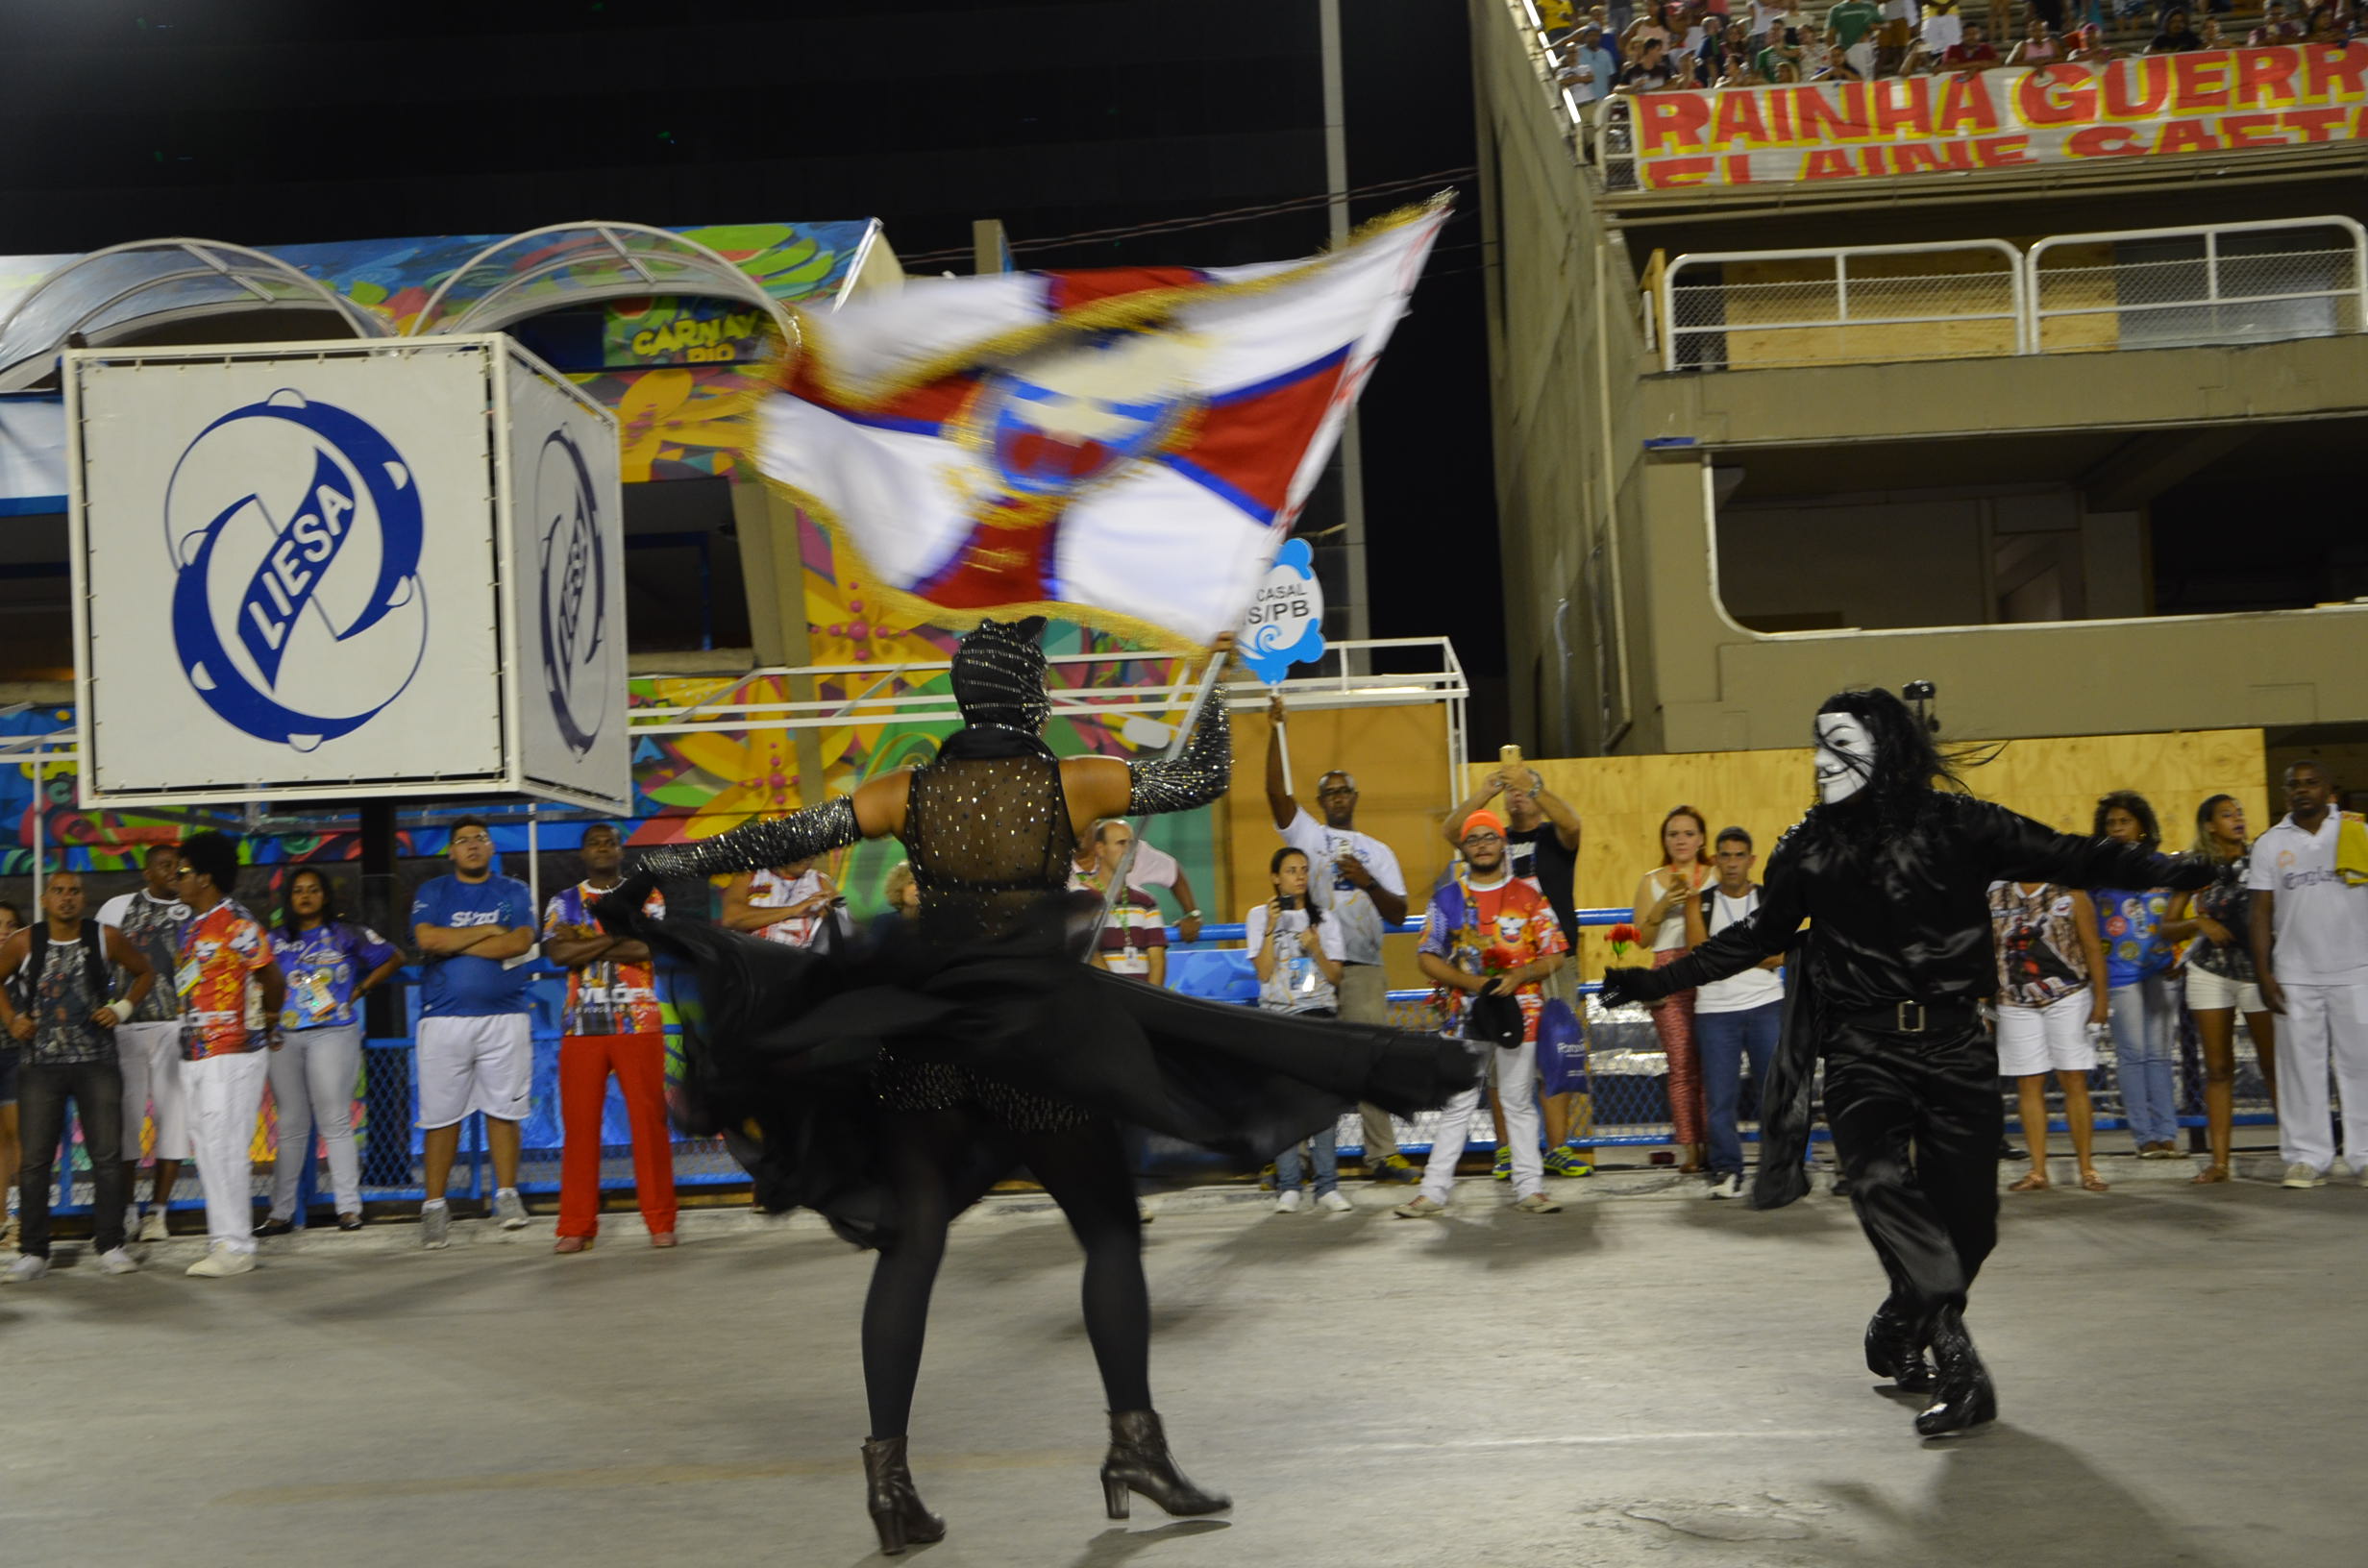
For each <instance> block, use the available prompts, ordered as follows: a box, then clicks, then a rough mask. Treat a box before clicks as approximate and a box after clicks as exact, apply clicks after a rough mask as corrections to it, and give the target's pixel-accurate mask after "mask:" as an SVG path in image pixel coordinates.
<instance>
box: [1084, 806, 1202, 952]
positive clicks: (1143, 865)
mask: <svg viewBox="0 0 2368 1568" xmlns="http://www.w3.org/2000/svg"><path fill="white" fill-rule="evenodd" d="M1094 831H1095V833H1096V835H1097V837H1098V835H1099V834H1100V832H1101V824H1100V823H1099V822H1097V823H1095V824H1094ZM1095 842H1096V841H1095V840H1094V839H1088V840H1087V841H1086V842H1085V843H1083V844H1081V845H1077V858H1076V860H1075V861H1074V862H1073V864H1072V865H1071V866H1070V868H1069V885H1070V886H1071V887H1073V888H1079V887H1083V886H1084V885H1085V881H1086V878H1087V877H1089V876H1091V875H1092V874H1093V873H1094V870H1095V869H1096V868H1097V867H1098V865H1099V864H1100V859H1099V851H1098V850H1097V849H1096V848H1095ZM1126 886H1127V888H1128V890H1129V891H1131V892H1135V893H1146V892H1148V891H1149V890H1150V889H1152V888H1166V889H1167V890H1168V895H1169V896H1170V897H1172V898H1173V899H1174V900H1175V904H1176V921H1175V935H1176V940H1177V941H1178V942H1198V941H1199V940H1200V904H1199V900H1197V899H1196V898H1195V897H1194V896H1193V884H1192V879H1191V878H1190V877H1187V876H1186V875H1185V874H1184V868H1183V867H1182V866H1181V865H1179V864H1177V862H1176V858H1175V856H1173V855H1172V854H1169V853H1168V852H1167V851H1166V850H1164V849H1162V848H1160V847H1159V846H1158V845H1155V844H1153V843H1151V842H1150V841H1149V840H1148V839H1144V838H1137V839H1136V840H1135V858H1134V859H1133V860H1131V861H1129V862H1128V863H1127V866H1126Z"/></svg>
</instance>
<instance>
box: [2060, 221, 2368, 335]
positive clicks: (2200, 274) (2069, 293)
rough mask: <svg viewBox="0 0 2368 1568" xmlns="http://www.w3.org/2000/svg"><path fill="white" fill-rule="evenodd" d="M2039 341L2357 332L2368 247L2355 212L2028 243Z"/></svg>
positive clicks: (2367, 269) (2367, 273)
mask: <svg viewBox="0 0 2368 1568" xmlns="http://www.w3.org/2000/svg"><path fill="white" fill-rule="evenodd" d="M2030 269H2031V278H2032V310H2033V317H2034V320H2035V336H2036V343H2037V347H2038V349H2039V351H2040V352H2041V353H2044V354H2079V353H2088V352H2095V351H2100V350H2106V349H2165V348H2183V347H2191V346H2194V345H2198V344H2210V343H2268V342H2277V341H2281V340H2283V339H2289V338H2298V337H2331V336H2334V335H2336V334H2338V333H2342V332H2356V331H2360V330H2361V329H2362V327H2363V326H2364V325H2368V319H2364V318H2363V315H2362V307H2361V306H2362V297H2363V295H2362V291H2363V288H2364V287H2368V251H2364V247H2363V239H2362V234H2361V231H2360V226H2359V225H2358V224H2356V223H2354V222H2351V221H2350V220H2349V219H2335V218H2328V219H2308V220H2304V221H2301V222H2295V223H2277V224H2248V225H2243V226H2229V227H2225V228H2218V227H2215V228H2203V229H2188V230H2149V231H2141V232H2136V233H2122V234H2109V233H2100V234H2063V235H2057V236H2052V237H2050V238H2047V239H2043V240H2040V241H2039V242H2038V243H2037V244H2035V245H2034V246H2033V247H2032V251H2031V257H2030Z"/></svg>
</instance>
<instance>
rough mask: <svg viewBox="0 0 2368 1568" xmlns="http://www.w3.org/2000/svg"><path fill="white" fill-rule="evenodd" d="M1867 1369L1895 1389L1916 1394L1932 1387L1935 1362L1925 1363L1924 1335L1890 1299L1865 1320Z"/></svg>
mask: <svg viewBox="0 0 2368 1568" xmlns="http://www.w3.org/2000/svg"><path fill="white" fill-rule="evenodd" d="M1866 1370H1867V1371H1869V1372H1872V1373H1873V1374H1874V1375H1875V1376H1876V1377H1878V1378H1888V1379H1890V1380H1891V1383H1892V1384H1893V1385H1894V1386H1896V1387H1900V1388H1906V1389H1910V1390H1912V1391H1914V1392H1917V1393H1921V1392H1922V1391H1923V1390H1925V1389H1927V1388H1930V1387H1931V1386H1932V1385H1933V1369H1932V1363H1930V1362H1929V1361H1927V1360H1924V1340H1923V1336H1922V1335H1919V1334H1918V1333H1917V1332H1916V1328H1915V1324H1914V1323H1913V1322H1912V1321H1911V1320H1910V1319H1909V1317H1908V1315H1907V1314H1906V1313H1904V1312H1902V1311H1900V1310H1899V1309H1898V1307H1897V1306H1895V1305H1894V1304H1893V1303H1892V1302H1891V1301H1890V1300H1889V1299H1888V1298H1886V1299H1885V1301H1884V1303H1883V1305H1882V1306H1880V1307H1878V1308H1876V1309H1875V1315H1874V1316H1872V1317H1870V1318H1868V1319H1867V1320H1866Z"/></svg>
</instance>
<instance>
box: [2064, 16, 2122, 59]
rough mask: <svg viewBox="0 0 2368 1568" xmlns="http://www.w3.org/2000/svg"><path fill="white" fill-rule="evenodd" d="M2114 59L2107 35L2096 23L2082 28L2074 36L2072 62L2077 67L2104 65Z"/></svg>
mask: <svg viewBox="0 0 2368 1568" xmlns="http://www.w3.org/2000/svg"><path fill="white" fill-rule="evenodd" d="M2112 58H2113V51H2112V48H2111V46H2110V45H2109V44H2107V43H2106V41H2105V34H2104V32H2103V30H2102V29H2100V28H2098V27H2097V25H2096V24H2095V23H2093V22H2092V23H2090V24H2089V25H2088V26H2086V27H2084V28H2081V29H2080V30H2079V31H2078V32H2076V33H2074V34H2073V35H2072V61H2073V63H2074V64H2077V65H2102V64H2104V63H2106V62H2107V61H2109V60H2111V59H2112Z"/></svg>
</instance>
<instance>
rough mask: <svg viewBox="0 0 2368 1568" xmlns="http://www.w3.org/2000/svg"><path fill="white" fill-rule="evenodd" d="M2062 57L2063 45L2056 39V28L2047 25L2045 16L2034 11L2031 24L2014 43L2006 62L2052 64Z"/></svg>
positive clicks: (2013, 63)
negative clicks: (2012, 50)
mask: <svg viewBox="0 0 2368 1568" xmlns="http://www.w3.org/2000/svg"><path fill="white" fill-rule="evenodd" d="M2062 58H2063V45H2062V44H2061V43H2060V42H2058V41H2057V38H2056V30H2055V29H2054V28H2053V27H2051V26H2049V25H2048V20H2047V18H2046V17H2044V16H2041V15H2039V14H2038V13H2037V12H2033V13H2032V17H2031V26H2030V27H2029V28H2027V29H2026V30H2025V31H2024V33H2023V36H2022V37H2021V39H2020V40H2019V41H2017V42H2016V43H2015V45H2014V52H2013V53H2012V54H2010V55H2009V56H2007V63H2008V64H2010V65H2052V64H2054V63H2055V62H2056V61H2060V60H2061V59H2062Z"/></svg>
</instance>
